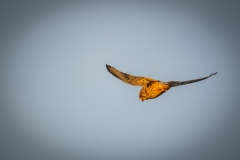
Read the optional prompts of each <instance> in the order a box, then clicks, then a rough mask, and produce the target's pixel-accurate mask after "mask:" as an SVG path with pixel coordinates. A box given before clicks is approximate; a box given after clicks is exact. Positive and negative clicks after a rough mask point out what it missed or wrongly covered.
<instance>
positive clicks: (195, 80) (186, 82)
mask: <svg viewBox="0 0 240 160" xmlns="http://www.w3.org/2000/svg"><path fill="white" fill-rule="evenodd" d="M217 73H218V72H215V73H212V74H211V75H209V76H207V77H204V78H199V79H193V80H188V81H170V82H169V83H171V84H172V87H176V86H180V85H185V84H189V83H194V82H198V81H202V80H205V79H207V78H209V77H211V76H213V75H215V74H217Z"/></svg>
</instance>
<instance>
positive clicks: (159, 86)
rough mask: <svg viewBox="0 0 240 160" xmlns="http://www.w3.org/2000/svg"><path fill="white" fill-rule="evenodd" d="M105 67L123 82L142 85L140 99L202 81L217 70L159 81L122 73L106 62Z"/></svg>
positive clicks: (151, 97)
mask: <svg viewBox="0 0 240 160" xmlns="http://www.w3.org/2000/svg"><path fill="white" fill-rule="evenodd" d="M106 68H107V70H108V71H109V72H110V73H111V74H112V75H113V76H115V77H116V78H118V79H120V80H122V81H123V82H125V83H128V84H131V85H133V86H142V89H141V90H140V92H139V98H140V100H142V101H144V100H148V99H154V98H157V97H158V96H160V95H161V94H163V93H165V92H166V91H168V90H169V89H170V88H171V87H176V86H180V85H185V84H189V83H194V82H198V81H202V80H204V79H207V78H209V77H211V76H213V75H215V74H217V72H215V73H212V74H211V75H209V76H207V77H204V78H199V79H194V80H189V81H169V82H161V81H159V80H155V79H153V78H147V77H139V76H133V75H130V74H127V73H123V72H121V71H118V70H117V69H115V68H114V67H112V66H110V65H107V64H106Z"/></svg>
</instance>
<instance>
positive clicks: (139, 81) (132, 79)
mask: <svg viewBox="0 0 240 160" xmlns="http://www.w3.org/2000/svg"><path fill="white" fill-rule="evenodd" d="M106 68H107V70H108V71H109V72H110V73H111V74H112V75H113V76H115V77H116V78H118V79H120V80H122V81H123V82H125V83H127V84H131V85H133V86H144V85H146V83H144V80H148V81H151V80H154V79H151V78H146V77H139V76H133V75H131V74H127V73H123V72H121V71H119V70H117V69H115V68H114V67H112V66H110V65H107V64H106ZM155 81H156V80H155Z"/></svg>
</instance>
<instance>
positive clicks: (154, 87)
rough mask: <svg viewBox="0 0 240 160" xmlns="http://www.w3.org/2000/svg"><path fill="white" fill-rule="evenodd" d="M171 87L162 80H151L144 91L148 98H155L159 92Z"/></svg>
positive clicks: (161, 92)
mask: <svg viewBox="0 0 240 160" xmlns="http://www.w3.org/2000/svg"><path fill="white" fill-rule="evenodd" d="M170 88H171V86H170V85H168V84H167V83H163V82H153V83H152V84H151V85H150V86H149V87H147V88H146V92H147V95H148V98H149V99H153V98H157V97H158V96H160V95H161V94H163V93H165V92H166V91H168V90H169V89H170Z"/></svg>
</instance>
